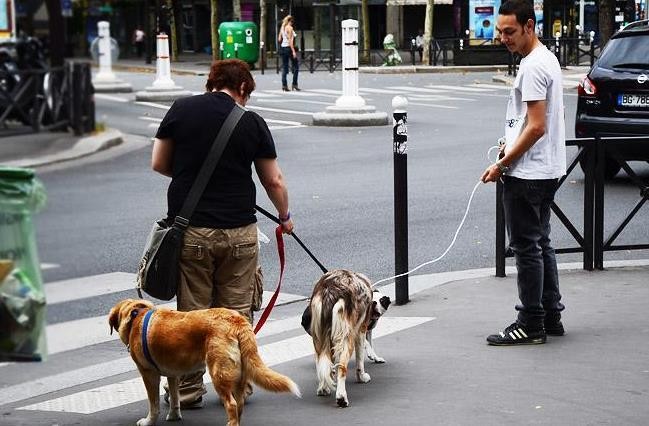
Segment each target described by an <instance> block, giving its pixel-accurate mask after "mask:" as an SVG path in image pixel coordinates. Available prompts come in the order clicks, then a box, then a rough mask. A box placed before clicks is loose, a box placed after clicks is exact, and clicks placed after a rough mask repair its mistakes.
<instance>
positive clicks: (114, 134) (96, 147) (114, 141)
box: [4, 129, 124, 167]
mask: <svg viewBox="0 0 649 426" xmlns="http://www.w3.org/2000/svg"><path fill="white" fill-rule="evenodd" d="M123 142H124V139H123V135H122V132H120V131H119V130H117V129H106V130H105V131H103V132H101V133H98V134H96V135H92V136H86V137H82V138H80V139H79V140H78V141H77V142H76V143H75V144H74V146H73V147H72V148H69V149H66V150H65V151H61V152H57V153H55V154H50V155H44V156H41V157H32V158H24V159H20V160H14V161H9V162H6V163H4V164H5V165H7V166H13V167H41V166H47V165H50V164H56V163H62V162H65V161H69V160H76V159H78V158H82V157H86V156H88V155H91V154H94V153H95V152H99V151H103V150H105V149H108V148H111V147H113V146H117V145H120V144H121V143H123Z"/></svg>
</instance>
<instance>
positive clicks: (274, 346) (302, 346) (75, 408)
mask: <svg viewBox="0 0 649 426" xmlns="http://www.w3.org/2000/svg"><path fill="white" fill-rule="evenodd" d="M433 319H434V318H432V317H386V318H383V319H381V321H380V322H379V324H378V325H377V327H376V330H375V331H374V332H373V334H374V337H375V338H380V337H383V336H386V335H388V334H392V333H396V332H398V331H402V330H405V329H407V328H411V327H415V326H417V325H420V324H423V323H425V322H428V321H431V320H433ZM295 321H296V322H297V325H298V326H299V321H298V318H297V317H296V318H295ZM259 353H260V356H261V358H262V359H263V360H264V362H265V363H266V364H267V365H268V366H269V367H272V366H275V365H278V364H282V363H285V362H289V361H293V360H295V359H299V358H302V357H305V356H309V355H311V354H312V353H313V343H312V341H311V338H310V337H309V336H307V335H305V334H302V335H300V336H297V337H291V338H288V339H284V340H280V341H278V342H273V343H269V344H266V345H262V346H260V347H259ZM128 360H129V361H130V358H129V359H128ZM131 368H133V365H132V366H131ZM84 370H85V369H84ZM84 373H85V371H84ZM75 374H76V373H75ZM57 379H58V380H62V381H64V382H65V380H66V378H64V377H57ZM203 379H204V381H205V383H210V382H211V378H210V377H209V375H208V374H206V375H205V376H204V377H203ZM41 382H42V381H41ZM13 392H16V390H13V389H12V392H11V393H13ZM144 399H146V390H145V389H144V384H143V383H142V379H141V378H139V377H137V378H134V379H129V380H124V381H121V382H118V383H113V384H110V385H105V386H101V387H98V388H94V389H91V390H86V391H81V392H77V393H73V394H71V395H66V396H63V397H60V398H55V399H52V400H49V401H44V402H40V403H36V404H32V405H27V406H24V407H19V408H18V409H19V410H38V411H60V412H66V413H80V414H92V413H97V412H99V411H104V410H109V409H112V408H116V407H120V406H122V405H126V404H131V403H134V402H137V401H142V400H144Z"/></svg>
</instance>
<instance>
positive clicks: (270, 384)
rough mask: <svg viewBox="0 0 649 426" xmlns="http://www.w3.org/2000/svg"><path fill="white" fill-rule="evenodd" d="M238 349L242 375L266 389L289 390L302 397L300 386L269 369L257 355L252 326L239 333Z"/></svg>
mask: <svg viewBox="0 0 649 426" xmlns="http://www.w3.org/2000/svg"><path fill="white" fill-rule="evenodd" d="M239 349H240V350H241V363H242V367H243V371H244V376H245V377H246V378H247V379H248V380H250V381H252V382H253V383H255V384H256V385H257V386H260V387H262V388H264V389H266V390H267V391H271V392H291V393H292V394H293V395H295V396H297V397H298V398H301V397H302V394H301V393H300V388H299V387H298V386H297V384H296V383H295V382H294V381H293V380H291V379H290V378H289V377H287V376H284V375H283V374H279V373H278V372H276V371H273V370H271V369H270V368H269V367H268V366H267V365H266V364H265V363H264V361H263V360H262V359H261V357H260V356H259V351H258V350H257V341H256V340H255V334H254V333H253V331H252V328H249V327H248V328H244V329H242V332H241V333H240V334H239Z"/></svg>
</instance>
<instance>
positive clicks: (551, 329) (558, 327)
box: [543, 320, 566, 336]
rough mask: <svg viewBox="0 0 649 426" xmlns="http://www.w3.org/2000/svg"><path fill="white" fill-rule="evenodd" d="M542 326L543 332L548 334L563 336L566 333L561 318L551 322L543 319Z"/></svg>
mask: <svg viewBox="0 0 649 426" xmlns="http://www.w3.org/2000/svg"><path fill="white" fill-rule="evenodd" d="M543 327H544V328H545V334H547V335H548V336H563V335H564V334H566V330H564V328H563V324H562V323H561V320H557V321H552V322H550V321H545V322H544V325H543Z"/></svg>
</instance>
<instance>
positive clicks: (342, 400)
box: [336, 395, 349, 408]
mask: <svg viewBox="0 0 649 426" xmlns="http://www.w3.org/2000/svg"><path fill="white" fill-rule="evenodd" d="M336 404H338V406H339V407H340V408H345V407H349V400H348V399H347V395H344V396H338V397H336Z"/></svg>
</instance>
